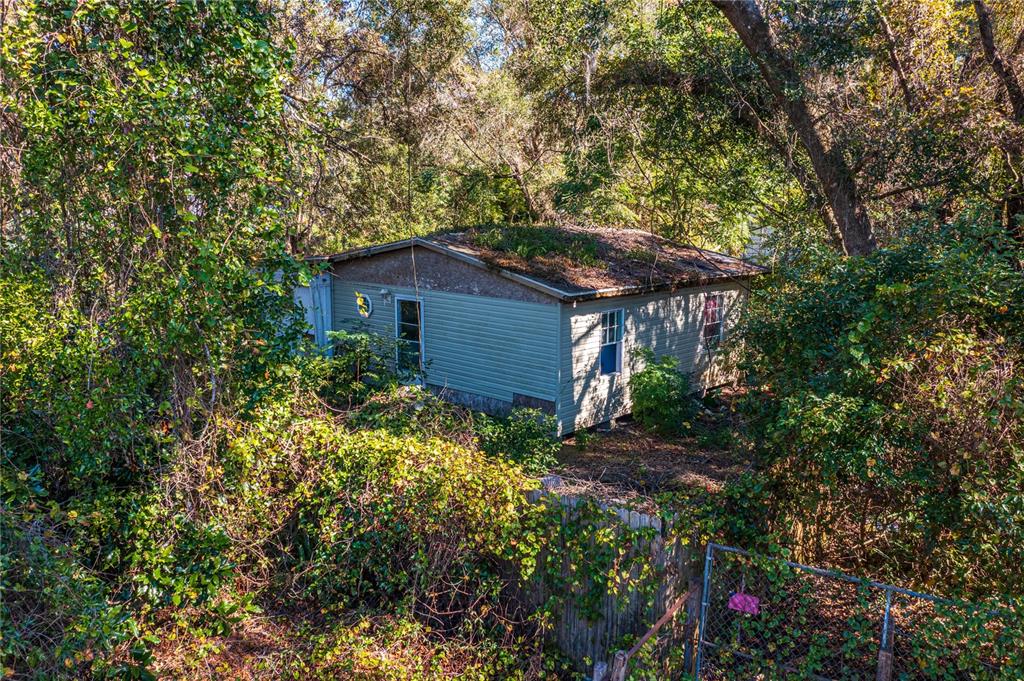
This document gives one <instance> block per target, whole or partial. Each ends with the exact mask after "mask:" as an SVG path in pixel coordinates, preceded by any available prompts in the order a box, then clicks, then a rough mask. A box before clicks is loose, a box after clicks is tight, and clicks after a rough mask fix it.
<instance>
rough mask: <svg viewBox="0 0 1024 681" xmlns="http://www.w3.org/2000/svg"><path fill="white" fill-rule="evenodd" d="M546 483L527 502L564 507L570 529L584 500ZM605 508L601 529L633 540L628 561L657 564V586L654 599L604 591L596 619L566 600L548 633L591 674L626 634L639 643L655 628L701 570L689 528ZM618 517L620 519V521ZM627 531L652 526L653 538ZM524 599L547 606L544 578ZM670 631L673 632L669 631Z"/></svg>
mask: <svg viewBox="0 0 1024 681" xmlns="http://www.w3.org/2000/svg"><path fill="white" fill-rule="evenodd" d="M543 482H544V489H542V490H534V491H531V492H530V493H529V494H528V495H527V499H528V500H529V501H530V502H531V503H540V502H541V500H542V498H543V499H545V501H546V503H558V504H560V505H561V508H562V512H561V522H562V525H563V527H569V526H570V523H571V522H572V519H573V514H574V511H575V510H576V509H577V507H578V506H579V505H580V504H581V503H582V501H581V500H580V499H579V498H577V497H575V496H572V495H560V494H558V491H557V489H558V484H559V482H560V481H559V480H558V479H557V477H556V476H549V477H548V478H545V479H544V481H543ZM601 508H602V509H605V510H609V511H611V513H610V514H609V518H608V521H607V522H606V523H604V524H602V525H601V527H606V528H610V529H612V530H613V531H620V532H621V533H622V535H623V541H624V542H629V550H628V553H627V559H628V560H630V561H631V562H633V559H634V558H637V559H638V560H642V561H643V562H645V563H647V564H648V565H650V566H653V568H654V575H655V576H656V577H655V578H656V582H655V583H654V591H653V595H652V596H651V597H650V598H648V597H647V596H645V595H644V594H643V593H640V592H638V591H637V590H635V589H628V590H625V591H624V592H623V593H618V594H616V593H609V592H608V590H607V589H606V590H605V594H604V597H603V599H602V601H601V604H600V607H599V608H598V612H599V614H598V615H597V617H594V618H588V617H587V614H586V613H585V612H584V611H583V609H582V608H581V607H579V606H578V604H577V602H576V599H575V598H572V597H569V598H563V599H562V605H561V608H560V610H559V612H558V613H557V617H556V621H555V622H554V623H553V625H554V627H553V629H552V631H551V634H550V635H551V639H552V642H554V643H556V644H557V645H558V647H559V648H560V649H561V651H562V652H563V654H565V655H566V656H567V657H568V658H569V659H570V660H572V661H573V662H574V663H575V664H576V666H577V668H578V669H579V670H580V671H584V670H585V671H590V670H591V669H592V665H593V664H594V663H595V662H596V661H600V660H608V661H611V658H612V656H613V655H614V653H615V651H616V650H617V649H619V648H622V647H623V642H624V640H625V638H626V637H627V636H631V637H633V638H634V639H635V638H637V637H639V636H641V635H643V634H644V633H645V632H647V630H648V629H649V628H650V627H651V624H652V623H654V622H656V621H657V620H658V619H659V618H661V616H662V615H663V614H664V613H665V611H666V609H667V608H668V607H669V606H670V605H671V604H672V603H674V602H675V600H676V599H677V598H678V597H679V596H680V595H682V594H684V593H686V591H687V589H688V588H689V587H690V584H691V580H693V579H695V578H697V577H698V575H699V573H698V570H699V569H700V560H701V555H700V553H699V552H696V551H694V549H693V546H694V541H693V540H692V539H691V540H690V541H684V540H683V539H682V537H687V538H689V534H690V530H689V528H683V529H684V531H683V532H679V531H677V530H676V527H675V520H676V519H675V518H659V517H657V516H651V515H647V514H644V513H639V512H637V511H634V510H630V509H624V508H614V507H609V506H607V505H604V504H602V505H601ZM614 516H617V518H618V519H617V520H616V519H615V517H614ZM626 528H630V529H633V530H636V529H643V528H651V529H652V530H653V532H652V534H653V536H652V537H651V538H650V539H646V538H633V539H629V538H628V535H627V533H626ZM552 548H554V547H552ZM591 548H593V547H591ZM640 569H641V566H640V565H639V564H637V565H632V566H631V568H630V570H631V580H630V583H631V584H632V583H633V582H634V581H635V580H636V579H637V578H638V577H639V570H640ZM565 576H566V577H568V576H569V575H565ZM524 595H525V597H526V598H527V600H528V601H529V602H530V604H531V605H532V606H534V607H537V606H540V605H541V604H543V603H544V602H546V599H547V598H548V597H549V596H550V595H552V594H551V591H550V590H549V585H547V584H544V583H543V580H537V581H536V582H535V583H534V584H531V585H528V586H527V587H526V588H525V589H524ZM556 595H558V596H564V595H565V594H556ZM666 629H667V630H669V631H672V629H671V628H670V627H666ZM686 630H687V631H691V632H692V627H687V628H686ZM676 634H677V636H678V639H679V640H678V644H679V645H684V643H685V642H684V641H683V640H682V636H683V628H679V631H678V632H676ZM626 647H628V646H626Z"/></svg>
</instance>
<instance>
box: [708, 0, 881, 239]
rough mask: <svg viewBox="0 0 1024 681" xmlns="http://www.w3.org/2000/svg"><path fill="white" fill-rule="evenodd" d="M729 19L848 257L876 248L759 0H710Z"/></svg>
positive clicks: (846, 172)
mask: <svg viewBox="0 0 1024 681" xmlns="http://www.w3.org/2000/svg"><path fill="white" fill-rule="evenodd" d="M711 1H712V3H713V4H714V5H715V6H716V7H717V8H718V9H719V10H720V11H721V12H722V14H723V15H725V17H726V18H727V19H728V20H729V23H730V24H731V25H732V27H733V28H734V29H735V30H736V33H737V35H739V37H740V40H742V41H743V44H744V46H745V47H746V48H747V50H748V51H749V52H750V55H751V56H752V57H753V59H754V61H755V62H757V65H758V68H759V69H760V71H761V74H762V75H763V76H764V79H765V82H766V83H767V84H768V88H769V89H770V91H771V93H772V96H773V97H774V99H775V101H776V103H777V105H778V106H779V107H780V108H781V109H782V110H783V111H784V112H785V113H786V117H787V119H788V120H789V123H790V124H791V125H792V126H793V129H794V130H795V131H796V134H797V136H798V137H799V138H800V142H801V143H802V144H803V147H804V149H805V150H806V152H807V155H808V157H809V158H810V162H811V166H812V167H813V168H814V173H815V175H816V177H817V179H818V182H819V183H820V185H821V192H822V194H823V195H824V196H825V198H826V199H827V201H828V205H829V208H830V209H831V214H832V217H833V219H834V220H835V224H836V226H837V228H838V229H839V233H840V235H841V237H842V244H843V247H844V249H845V250H846V252H847V253H848V254H850V255H864V254H866V253H870V252H871V251H873V250H874V249H875V248H876V247H877V242H876V240H875V235H874V231H873V229H872V225H871V219H870V218H869V216H868V211H867V208H866V206H865V204H864V201H863V199H862V197H861V194H860V192H859V191H858V188H857V184H856V181H855V179H854V176H853V172H852V170H851V169H850V167H849V165H848V163H847V161H846V159H845V158H844V156H843V150H842V149H841V148H839V147H837V146H836V145H834V144H831V143H829V142H828V141H826V138H825V135H824V134H823V133H822V131H821V130H820V129H819V127H818V124H817V122H816V121H815V117H814V116H813V114H812V113H811V110H810V107H809V106H808V103H807V99H806V92H807V90H806V88H805V87H804V84H803V81H802V79H801V76H800V73H799V71H798V69H797V67H796V66H795V65H794V64H793V62H792V60H790V59H789V58H788V57H787V56H786V54H785V53H784V51H783V50H782V49H781V48H780V46H779V44H778V40H777V39H776V37H775V35H774V32H773V31H772V28H771V26H769V24H768V21H767V20H766V19H765V16H764V14H763V13H762V11H761V8H760V6H759V5H758V3H757V0H711Z"/></svg>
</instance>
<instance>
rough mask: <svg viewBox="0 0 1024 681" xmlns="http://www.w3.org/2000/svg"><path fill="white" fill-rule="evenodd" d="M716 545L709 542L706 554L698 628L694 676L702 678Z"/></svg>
mask: <svg viewBox="0 0 1024 681" xmlns="http://www.w3.org/2000/svg"><path fill="white" fill-rule="evenodd" d="M714 548H715V545H714V544H712V543H711V542H708V550H707V553H706V554H705V556H704V587H703V588H702V589H701V592H700V594H701V596H700V622H699V624H698V628H697V664H696V666H695V667H694V670H693V678H694V679H697V680H698V681H699V680H700V666H701V663H702V662H703V661H704V622H705V621H706V620H707V615H708V602H709V599H710V598H711V563H712V557H713V555H714V553H713V552H714Z"/></svg>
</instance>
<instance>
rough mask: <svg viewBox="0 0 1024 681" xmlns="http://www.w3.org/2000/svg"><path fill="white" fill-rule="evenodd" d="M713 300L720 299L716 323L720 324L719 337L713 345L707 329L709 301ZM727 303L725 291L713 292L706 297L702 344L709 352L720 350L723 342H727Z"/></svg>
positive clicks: (701, 328)
mask: <svg viewBox="0 0 1024 681" xmlns="http://www.w3.org/2000/svg"><path fill="white" fill-rule="evenodd" d="M712 298H717V299H718V306H717V307H716V311H717V316H718V319H716V320H715V322H712V323H717V324H718V335H717V337H716V338H715V342H714V344H713V345H712V344H711V343H709V342H708V335H707V327H708V301H709V300H710V299H712ZM725 303H726V296H725V291H711V292H708V293H706V294H705V296H704V306H703V308H701V312H700V314H701V320H702V321H701V326H700V342H701V344H703V345H704V347H706V348H708V349H709V350H714V349H716V348H718V347H719V346H720V345H721V344H722V341H724V340H725Z"/></svg>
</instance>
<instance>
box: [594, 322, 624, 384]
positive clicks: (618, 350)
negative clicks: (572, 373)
mask: <svg viewBox="0 0 1024 681" xmlns="http://www.w3.org/2000/svg"><path fill="white" fill-rule="evenodd" d="M622 317H623V315H622V310H609V311H608V312H602V313H601V354H600V355H599V359H598V362H599V364H600V368H601V374H602V375H604V374H617V373H619V372H620V371H622Z"/></svg>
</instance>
